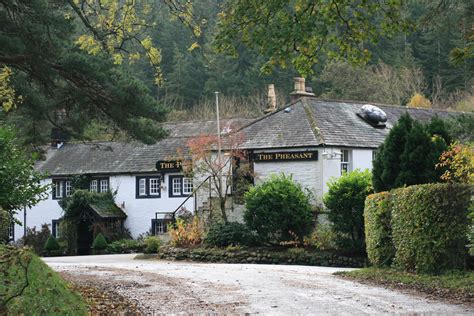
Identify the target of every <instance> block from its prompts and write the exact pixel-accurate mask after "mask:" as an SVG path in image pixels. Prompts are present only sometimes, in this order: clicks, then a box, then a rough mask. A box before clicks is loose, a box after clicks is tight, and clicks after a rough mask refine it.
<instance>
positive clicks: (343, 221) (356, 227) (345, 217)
mask: <svg viewBox="0 0 474 316" xmlns="http://www.w3.org/2000/svg"><path fill="white" fill-rule="evenodd" d="M372 192H373V189H372V184H371V174H370V171H369V170H365V171H360V170H354V171H353V172H350V173H346V174H343V175H342V176H341V177H339V178H338V179H333V180H332V181H330V182H329V191H328V193H326V194H325V195H324V197H323V201H324V205H325V206H326V207H327V208H328V210H329V212H328V219H329V220H330V221H331V222H332V224H333V230H334V232H335V233H336V236H337V239H336V244H337V245H338V246H339V247H340V248H342V249H351V250H357V251H363V249H365V237H364V203H365V198H366V197H367V196H368V195H369V194H371V193H372Z"/></svg>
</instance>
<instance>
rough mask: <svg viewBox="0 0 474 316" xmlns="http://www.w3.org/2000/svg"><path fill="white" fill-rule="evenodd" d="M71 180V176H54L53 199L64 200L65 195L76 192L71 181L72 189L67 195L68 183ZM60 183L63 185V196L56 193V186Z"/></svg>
mask: <svg viewBox="0 0 474 316" xmlns="http://www.w3.org/2000/svg"><path fill="white" fill-rule="evenodd" d="M67 182H71V179H69V178H53V179H52V183H53V187H52V198H53V200H62V199H64V198H65V197H68V196H70V195H71V194H72V193H73V192H74V188H73V187H72V182H71V190H70V192H69V195H66V183H67ZM58 184H60V186H61V196H57V195H56V186H57V185H58Z"/></svg>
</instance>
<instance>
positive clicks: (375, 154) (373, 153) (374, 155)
mask: <svg viewBox="0 0 474 316" xmlns="http://www.w3.org/2000/svg"><path fill="white" fill-rule="evenodd" d="M375 158H377V151H376V150H372V162H374V161H375Z"/></svg>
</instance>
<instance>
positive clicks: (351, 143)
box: [12, 89, 451, 240]
mask: <svg viewBox="0 0 474 316" xmlns="http://www.w3.org/2000/svg"><path fill="white" fill-rule="evenodd" d="M302 90H303V91H304V89H302ZM299 92H301V91H299ZM293 95H294V97H295V101H293V102H292V103H290V104H288V105H286V106H285V107H283V108H281V109H279V110H275V111H273V112H271V113H269V114H267V115H265V116H262V117H260V118H258V119H250V120H249V119H233V120H226V121H225V122H224V124H222V126H223V130H229V128H228V127H229V126H231V125H232V126H233V131H232V132H235V131H236V130H237V129H238V131H239V133H241V135H242V139H243V142H242V143H241V144H240V147H241V148H242V149H245V150H247V152H248V154H249V162H250V163H251V166H252V168H253V173H254V177H255V178H254V183H256V184H257V183H259V182H261V181H263V180H265V179H267V178H268V177H269V176H270V175H272V174H279V173H282V172H283V173H286V174H292V175H293V179H294V180H296V181H298V182H300V183H301V184H302V185H303V186H304V187H307V188H308V189H310V190H311V191H312V192H313V194H314V196H315V199H316V201H315V202H316V203H320V202H321V197H322V195H323V194H324V193H325V192H327V189H328V186H327V184H328V181H329V179H330V178H332V177H338V176H340V175H341V173H342V172H343V171H348V172H350V171H352V170H355V169H371V168H372V160H373V158H374V155H375V150H376V149H377V147H378V146H379V145H380V144H381V143H382V142H383V141H384V139H385V137H386V136H387V134H388V132H389V130H390V128H391V127H392V126H393V124H394V123H395V122H396V121H397V120H398V119H399V117H400V116H401V115H402V114H403V113H405V112H407V111H408V112H409V114H410V115H411V116H412V117H414V118H415V119H418V120H421V121H427V120H429V119H430V118H431V117H433V116H434V115H438V116H439V117H441V118H447V117H449V115H451V113H450V112H445V111H438V110H432V109H407V108H405V107H400V106H389V105H377V106H378V107H379V108H380V109H382V110H383V111H384V112H385V113H386V114H387V122H386V123H385V124H379V125H378V126H375V125H374V123H373V122H370V121H368V120H366V119H364V118H363V115H360V114H361V108H362V106H363V104H364V103H360V102H343V101H331V100H320V99H317V98H314V97H312V96H311V94H309V93H305V92H301V93H298V91H297V92H296V93H294V94H293ZM236 126H237V127H238V128H237V129H236ZM165 128H167V129H169V131H170V135H169V136H168V137H167V138H165V139H164V140H162V141H160V142H158V143H157V144H155V145H149V146H147V145H141V144H138V143H127V144H124V143H118V142H110V143H92V144H84V143H79V144H69V143H66V144H64V145H62V146H61V147H59V148H51V149H50V150H48V153H47V157H46V160H45V161H42V162H40V163H39V164H38V166H37V169H38V170H39V171H41V172H46V173H48V175H49V176H48V178H47V179H46V180H44V183H49V184H53V185H54V189H53V191H52V192H51V194H50V195H49V197H48V199H47V200H45V201H42V202H40V203H39V204H38V205H36V206H34V207H33V208H31V209H27V210H26V214H25V212H24V211H20V212H19V213H18V214H17V219H18V220H19V221H21V222H23V223H25V220H26V227H35V226H36V227H37V228H40V227H41V225H42V224H44V223H46V224H48V225H51V230H52V232H53V234H58V227H59V226H58V222H59V220H60V219H61V217H62V209H61V207H60V206H59V204H58V200H59V199H61V198H63V197H64V196H68V195H70V194H71V193H72V190H73V189H74V188H73V187H72V185H71V177H73V176H74V175H81V174H82V175H88V176H89V179H90V183H89V188H90V190H92V191H98V192H103V191H107V190H111V191H116V197H115V201H116V204H117V211H116V212H115V213H114V214H115V215H114V214H112V215H110V214H105V215H104V214H101V211H100V210H96V209H95V210H93V211H94V212H95V213H96V215H97V216H99V217H100V216H105V217H107V216H116V217H119V218H123V219H124V225H125V227H127V228H128V229H129V230H130V232H131V233H132V236H133V237H137V236H138V235H139V234H141V233H145V232H147V231H150V229H152V230H153V231H157V232H163V231H164V229H165V227H166V225H165V220H164V216H163V214H164V213H172V212H175V211H176V210H177V209H178V208H179V207H180V205H181V204H182V203H184V204H183V206H184V207H186V209H188V210H191V211H194V210H196V209H197V208H198V207H199V206H201V204H203V203H204V202H205V201H204V200H203V199H202V198H201V200H199V201H198V200H197V199H196V200H195V199H194V196H193V188H196V187H197V186H199V185H200V184H201V183H200V181H201V180H202V179H203V176H202V175H201V176H200V177H196V178H195V179H194V180H193V179H187V178H185V177H184V176H183V174H182V172H181V171H180V170H179V168H176V166H173V165H172V164H171V165H169V166H168V168H165V169H162V168H161V169H160V170H157V166H156V165H157V162H158V161H170V160H172V159H170V157H173V156H176V154H177V151H179V150H180V149H181V150H185V149H186V148H187V145H186V143H187V141H188V140H189V139H190V138H193V137H197V136H199V135H203V134H213V133H214V131H215V122H186V123H179V124H168V125H166V126H165ZM171 162H172V161H171ZM165 167H166V166H165ZM200 179H201V180H200ZM198 182H199V183H198ZM203 188H204V189H205V188H206V186H203ZM208 190H209V189H208ZM204 196H206V194H204ZM157 213H158V214H157ZM24 229H25V227H24V226H23V227H22V226H19V225H15V227H14V236H12V237H13V239H15V240H17V239H20V238H21V237H23V232H24Z"/></svg>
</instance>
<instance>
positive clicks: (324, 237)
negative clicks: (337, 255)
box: [304, 224, 337, 250]
mask: <svg viewBox="0 0 474 316" xmlns="http://www.w3.org/2000/svg"><path fill="white" fill-rule="evenodd" d="M335 240H336V235H335V234H334V231H333V229H332V226H331V224H317V225H316V229H315V230H314V231H313V232H312V233H311V235H310V236H308V237H307V238H305V240H304V245H305V246H309V247H316V248H317V249H319V250H330V249H336V248H337V246H336V242H335Z"/></svg>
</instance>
